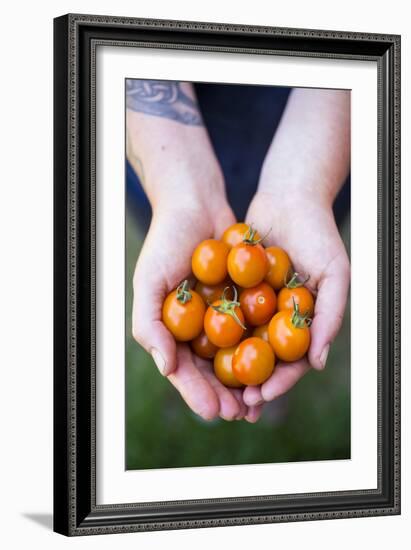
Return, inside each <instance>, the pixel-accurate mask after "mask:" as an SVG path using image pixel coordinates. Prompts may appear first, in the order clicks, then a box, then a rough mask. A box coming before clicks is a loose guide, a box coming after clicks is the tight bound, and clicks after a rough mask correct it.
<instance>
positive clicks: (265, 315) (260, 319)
mask: <svg viewBox="0 0 411 550" xmlns="http://www.w3.org/2000/svg"><path fill="white" fill-rule="evenodd" d="M240 307H241V311H242V312H243V313H244V317H245V320H246V322H247V323H249V324H250V325H253V326H258V325H263V324H264V323H267V322H268V321H269V320H270V319H271V317H272V316H273V315H274V313H275V310H276V307H277V297H276V295H275V292H274V290H273V289H272V288H271V287H270V285H269V284H267V283H264V282H262V283H260V284H258V285H257V286H254V287H252V288H246V289H245V290H243V291H242V292H241V294H240Z"/></svg>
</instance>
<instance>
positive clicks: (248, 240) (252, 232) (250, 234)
mask: <svg viewBox="0 0 411 550" xmlns="http://www.w3.org/2000/svg"><path fill="white" fill-rule="evenodd" d="M270 231H271V228H270V229H269V230H268V231H267V233H266V234H265V235H264V237H261V238H260V239H256V238H255V236H256V234H257V233H258V232H257V229H254V227H253V224H250V225H249V226H248V229H247V231H246V232H245V233H244V238H243V243H245V244H249V245H251V246H255V245H256V244H260V243H261V242H262V241H263V240H264V239H265V238H266V237H267V235H268V234H269V233H270Z"/></svg>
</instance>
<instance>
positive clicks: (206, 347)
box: [191, 331, 218, 359]
mask: <svg viewBox="0 0 411 550" xmlns="http://www.w3.org/2000/svg"><path fill="white" fill-rule="evenodd" d="M191 348H192V350H193V351H194V353H195V354H196V355H198V357H202V358H203V359H212V358H213V357H214V356H215V354H216V353H217V351H218V347H217V346H215V345H214V344H213V343H212V342H210V340H209V339H208V338H207V334H206V333H205V332H204V331H203V332H202V333H201V334H199V335H198V336H197V338H194V340H192V341H191Z"/></svg>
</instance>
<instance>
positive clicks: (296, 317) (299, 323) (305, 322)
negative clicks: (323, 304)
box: [291, 296, 313, 328]
mask: <svg viewBox="0 0 411 550" xmlns="http://www.w3.org/2000/svg"><path fill="white" fill-rule="evenodd" d="M293 304H294V310H293V314H292V317H291V322H292V324H293V325H294V326H295V328H305V327H310V326H311V323H312V322H313V320H312V319H311V318H310V317H308V313H305V314H304V315H301V313H300V308H299V307H298V304H297V303H296V302H295V300H294V296H293Z"/></svg>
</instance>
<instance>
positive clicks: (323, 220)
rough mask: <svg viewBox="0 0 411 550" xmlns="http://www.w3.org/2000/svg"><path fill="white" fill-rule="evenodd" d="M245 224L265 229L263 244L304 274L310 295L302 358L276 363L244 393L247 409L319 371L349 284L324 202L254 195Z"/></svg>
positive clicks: (346, 262)
mask: <svg viewBox="0 0 411 550" xmlns="http://www.w3.org/2000/svg"><path fill="white" fill-rule="evenodd" d="M247 221H248V222H249V223H253V224H254V226H255V227H256V228H258V229H259V231H261V232H263V233H264V232H266V231H268V230H269V229H270V228H271V231H270V233H269V235H268V236H267V238H266V239H265V241H264V244H265V245H266V246H272V245H276V246H280V247H281V248H283V249H284V250H286V251H287V252H288V254H289V256H290V258H291V261H292V264H293V266H294V269H295V270H296V272H298V273H299V274H301V276H302V277H305V276H308V275H309V280H308V281H307V283H306V286H307V287H308V288H309V289H310V290H311V291H312V292H313V293H314V295H315V297H316V302H315V311H314V316H313V322H312V325H311V345H310V349H309V352H308V360H307V359H305V358H304V359H302V360H300V361H297V362H295V363H281V362H279V363H278V364H277V366H276V369H275V371H274V373H273V375H272V376H271V377H270V378H269V379H268V380H267V381H266V382H265V383H264V384H263V385H262V386H258V387H257V386H249V387H247V388H246V389H245V390H244V401H245V403H246V404H247V405H249V406H255V405H259V404H261V403H264V402H265V401H271V400H273V399H275V398H277V397H279V396H280V395H283V394H284V393H286V392H287V391H288V390H290V389H291V388H292V387H293V386H294V384H296V383H297V382H298V380H299V379H300V378H301V377H302V376H303V375H304V374H305V373H306V372H307V371H308V370H309V368H310V366H311V367H313V368H315V369H317V370H322V369H323V368H324V367H325V365H326V361H327V356H328V351H329V348H330V345H331V344H332V342H333V340H334V338H335V337H336V336H337V334H338V331H339V329H340V327H341V323H342V320H343V316H344V311H345V307H346V302H347V294H348V288H349V282H350V263H349V260H348V256H347V252H346V250H345V247H344V244H343V242H342V240H341V237H340V235H339V232H338V229H337V226H336V224H335V219H334V215H333V212H332V207H331V204H330V201H327V200H325V199H324V200H323V199H322V198H321V197H320V196H312V195H310V194H308V193H307V195H306V196H304V195H303V194H301V193H297V194H294V195H293V194H292V192H289V193H287V190H286V189H285V190H284V193H282V194H280V193H278V194H274V193H273V194H271V193H267V192H259V193H257V194H256V196H255V197H254V199H253V201H252V203H251V205H250V208H249V210H248V213H247Z"/></svg>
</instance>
